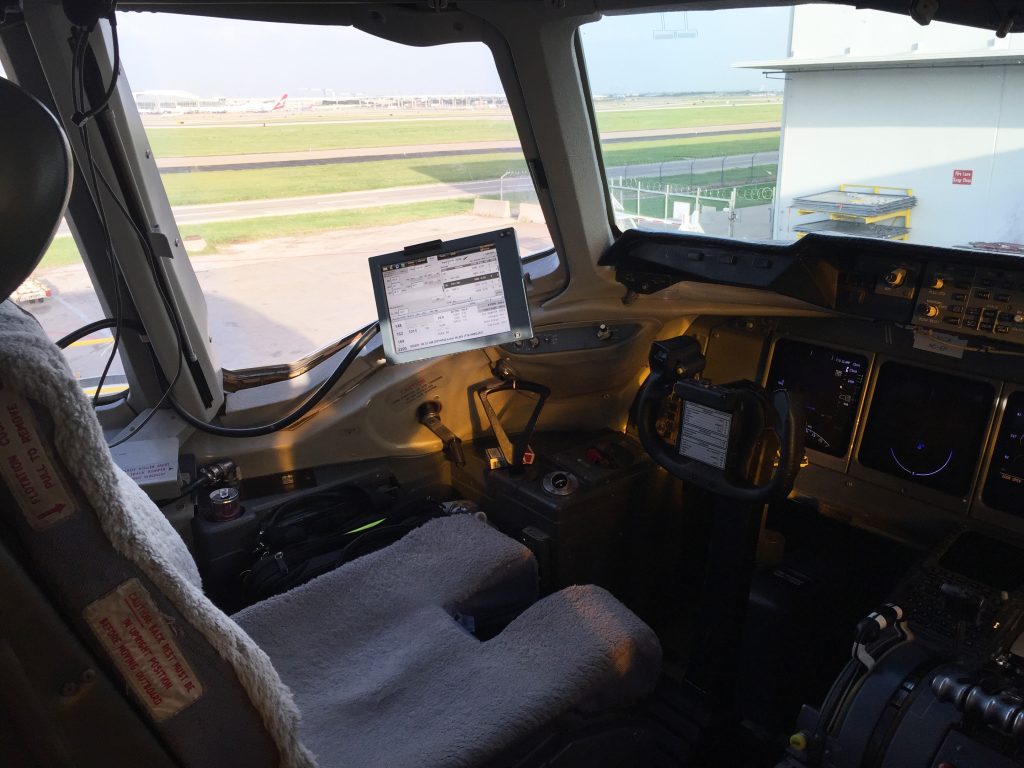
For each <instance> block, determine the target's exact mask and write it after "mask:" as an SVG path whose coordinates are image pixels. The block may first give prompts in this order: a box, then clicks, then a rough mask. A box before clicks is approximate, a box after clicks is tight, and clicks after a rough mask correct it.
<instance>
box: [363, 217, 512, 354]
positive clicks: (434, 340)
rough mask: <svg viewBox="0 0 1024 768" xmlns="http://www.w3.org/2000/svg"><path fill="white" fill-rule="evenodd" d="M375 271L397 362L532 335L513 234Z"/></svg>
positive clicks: (402, 258)
mask: <svg viewBox="0 0 1024 768" xmlns="http://www.w3.org/2000/svg"><path fill="white" fill-rule="evenodd" d="M370 269H371V273H372V276H373V279H374V290H375V293H376V299H377V309H378V313H379V316H380V320H381V334H382V336H383V338H384V348H385V352H386V353H387V357H388V359H389V360H391V361H392V362H408V361H411V360H420V359H423V358H428V357H434V356H437V355H444V354H451V353H453V352H461V351H464V350H466V349H474V348H478V347H483V346H490V345H493V344H501V343H504V342H506V341H512V340H515V339H523V338H529V337H530V336H532V331H531V330H530V322H529V314H528V312H527V310H526V294H525V289H524V287H523V281H522V271H521V267H520V265H519V253H518V249H517V248H516V247H515V235H514V233H513V231H512V230H501V231H499V232H496V233H489V234H488V235H484V236H474V237H471V238H463V239H461V240H454V241H451V242H448V243H441V242H440V241H439V242H437V243H432V244H430V245H429V246H426V247H417V248H413V249H406V250H405V251H403V252H401V253H397V254H390V255H388V256H376V257H374V258H372V259H370Z"/></svg>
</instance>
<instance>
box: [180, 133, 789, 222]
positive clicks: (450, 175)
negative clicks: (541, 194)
mask: <svg viewBox="0 0 1024 768" xmlns="http://www.w3.org/2000/svg"><path fill="white" fill-rule="evenodd" d="M778 145H779V138H778V134H777V133H771V134H765V135H764V136H761V135H759V136H757V137H756V138H750V137H748V136H746V135H740V136H715V137H712V138H707V139H676V140H672V141H655V142H635V143H634V142H624V143H622V144H612V145H610V146H609V147H608V149H607V151H606V152H605V166H606V167H608V168H613V167H616V166H620V165H626V164H635V163H657V162H662V161H666V160H678V159H680V158H683V157H717V156H720V155H736V154H750V153H753V152H767V151H771V150H775V149H778ZM525 170H526V163H525V162H524V161H523V159H522V156H521V155H513V154H494V153H491V154H481V155H464V156H461V157H458V158H451V157H432V158H411V159H406V158H402V159H395V160H375V161H372V162H366V163H342V164H337V165H310V166H301V167H294V168H265V169H263V168H261V169H257V170H249V171H201V172H198V173H172V174H165V175H164V176H163V181H164V187H165V188H166V189H167V196H168V197H169V198H170V201H171V204H172V205H200V204H207V203H224V202H235V201H240V200H269V199H275V198H286V197H302V196H306V195H324V194H330V193H335V192H360V191H366V190H371V189H381V188H384V187H403V186H412V185H417V184H436V183H446V184H454V183H458V182H463V181H476V180H480V179H497V178H498V177H500V176H501V175H502V174H503V173H505V172H506V171H516V172H524V171H525Z"/></svg>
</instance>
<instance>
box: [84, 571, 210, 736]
mask: <svg viewBox="0 0 1024 768" xmlns="http://www.w3.org/2000/svg"><path fill="white" fill-rule="evenodd" d="M83 615H84V616H85V620H86V621H87V622H88V623H89V626H90V627H91V628H92V631H93V632H94V633H95V634H96V637H98V638H99V640H100V642H101V643H102V644H103V647H104V648H106V650H107V652H108V653H109V654H110V658H111V659H112V660H113V662H114V665H115V666H116V667H117V668H118V670H119V671H120V672H121V675H122V676H123V677H124V679H125V680H126V681H127V682H128V684H129V685H130V686H131V688H132V690H133V691H135V694H136V695H137V696H138V697H139V700H140V701H141V702H142V703H143V704H144V705H145V706H146V708H147V709H148V710H149V711H150V714H152V716H153V719H154V720H156V721H158V722H159V721H161V720H166V719H167V718H169V717H172V716H174V715H176V714H178V713H179V712H181V710H183V709H185V708H186V707H188V706H189V705H191V704H193V703H194V702H195V701H196V699H198V698H199V697H200V696H202V695H203V685H202V683H200V682H199V680H198V679H197V678H196V675H195V673H194V672H193V671H192V667H191V666H190V665H189V663H188V662H187V661H186V660H185V657H184V655H183V654H182V652H181V649H180V648H179V647H178V644H177V643H176V642H175V640H174V636H173V635H172V634H171V630H170V628H169V627H168V626H167V621H166V620H165V619H164V617H163V616H162V615H161V614H160V611H159V610H157V608H156V606H155V605H154V604H153V599H152V598H151V597H150V596H149V592H147V591H146V588H145V587H143V586H142V584H141V582H140V581H139V580H138V579H128V581H126V582H125V583H124V584H122V585H121V586H119V587H118V588H117V589H115V590H114V591H113V592H111V593H110V594H109V595H107V596H106V597H101V598H100V599H99V600H97V601H96V602H94V603H90V604H89V605H87V606H86V607H85V610H84V611H83Z"/></svg>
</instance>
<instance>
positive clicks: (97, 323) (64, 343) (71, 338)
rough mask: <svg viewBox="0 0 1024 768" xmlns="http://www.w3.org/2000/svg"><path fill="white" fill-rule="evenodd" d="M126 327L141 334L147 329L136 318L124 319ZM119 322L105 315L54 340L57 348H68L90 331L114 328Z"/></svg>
mask: <svg viewBox="0 0 1024 768" xmlns="http://www.w3.org/2000/svg"><path fill="white" fill-rule="evenodd" d="M123 322H124V327H125V328H127V329H128V330H129V331H134V332H135V333H137V334H139V336H145V335H146V331H145V329H144V328H143V327H142V324H141V323H137V322H135V321H134V320H129V319H128V318H125V319H124V321H123ZM116 323H117V319H116V318H113V317H104V318H103V319H102V320H94V321H93V322H91V323H89V324H88V325H83V326H82V327H81V328H76V329H75V330H73V331H72V332H71V333H69V334H68V335H67V336H62V337H61V338H59V339H57V341H56V342H54V343H55V344H56V345H57V349H66V348H68V347H70V346H71V345H72V344H74V343H75V342H76V341H79V340H81V339H84V338H85V337H86V336H88V335H89V334H90V333H96V331H104V330H106V329H107V328H113V327H114V325H115V324H116Z"/></svg>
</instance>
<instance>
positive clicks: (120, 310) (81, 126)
mask: <svg viewBox="0 0 1024 768" xmlns="http://www.w3.org/2000/svg"><path fill="white" fill-rule="evenodd" d="M109 19H110V21H111V28H112V32H113V39H114V73H113V77H112V78H111V82H110V86H109V87H108V88H107V91H106V92H105V94H104V97H103V100H102V102H101V103H100V104H99V105H98V106H97V107H95V108H93V109H91V110H89V111H88V113H87V115H88V119H91V118H92V117H93V116H95V115H96V114H98V113H99V112H100V111H102V110H103V109H105V108H106V106H107V103H108V102H109V101H110V97H111V96H112V95H113V91H114V88H115V87H116V85H117V77H118V73H119V72H120V48H119V46H118V42H117V28H116V22H115V20H114V19H115V17H114V12H113V8H111V11H110V15H109ZM95 26H96V22H93V23H92V24H90V25H88V26H86V27H81V28H79V29H78V37H77V39H76V40H75V48H74V54H73V56H72V60H71V80H72V100H73V102H74V106H75V109H76V114H75V116H74V117H73V118H72V120H73V122H74V123H75V125H77V126H78V131H79V135H80V137H81V140H82V145H83V147H84V149H85V158H86V161H87V164H88V167H89V175H90V177H91V179H92V188H93V190H94V193H95V195H96V210H97V213H98V214H99V219H100V225H101V227H102V229H103V237H104V242H105V245H106V252H107V253H106V255H107V265H108V267H109V270H110V275H111V279H112V280H113V283H114V317H115V319H116V320H117V322H116V324H115V326H114V343H113V345H112V346H111V348H110V354H109V355H108V356H107V361H106V363H105V364H104V366H103V371H102V373H100V377H99V380H98V382H97V384H96V391H95V392H94V393H93V398H92V404H93V407H94V408H95V407H96V406H98V405H99V402H100V395H101V393H102V392H103V385H104V383H105V382H106V380H107V376H108V375H109V373H110V368H111V366H112V365H113V364H114V359H115V358H116V357H117V352H118V348H119V347H120V343H121V332H122V329H123V326H124V304H123V297H122V295H121V279H122V276H121V272H120V268H119V265H118V264H117V260H116V258H115V257H114V243H113V239H112V238H111V236H110V226H109V223H108V221H107V215H106V211H105V209H104V207H103V198H102V195H101V193H100V189H99V185H98V184H97V181H96V162H95V158H94V157H93V152H92V146H91V145H90V142H89V131H88V129H87V128H86V127H85V122H86V120H83V119H80V118H81V116H82V110H83V109H84V108H85V101H86V88H85V57H86V53H87V52H88V48H89V45H88V40H89V36H90V35H91V34H92V32H93V30H94V29H95Z"/></svg>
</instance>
